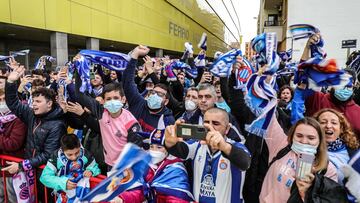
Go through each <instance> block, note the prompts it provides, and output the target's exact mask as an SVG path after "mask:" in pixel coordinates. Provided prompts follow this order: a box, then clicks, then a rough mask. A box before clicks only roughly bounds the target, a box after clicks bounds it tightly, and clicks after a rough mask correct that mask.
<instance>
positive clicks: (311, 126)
mask: <svg viewBox="0 0 360 203" xmlns="http://www.w3.org/2000/svg"><path fill="white" fill-rule="evenodd" d="M265 140H266V144H267V146H268V149H269V162H270V163H271V165H270V166H269V170H268V172H267V174H266V176H265V179H264V182H263V185H262V189H261V194H260V202H263V203H267V202H269V203H270V202H287V201H288V199H289V197H290V194H291V192H292V186H293V184H296V186H297V189H298V194H299V196H300V197H301V199H303V200H304V198H305V194H306V192H307V191H308V190H309V188H310V186H311V185H312V184H313V182H314V179H315V175H314V174H316V173H320V172H322V173H325V177H328V178H331V179H332V180H334V181H337V175H336V169H335V167H334V166H333V165H332V164H329V162H328V155H327V148H326V142H325V137H324V133H323V131H322V129H321V127H320V124H319V123H318V122H317V121H316V120H315V119H314V118H309V117H305V118H303V119H301V120H299V121H298V122H297V123H296V124H295V125H294V126H292V127H291V129H290V130H289V132H288V136H286V135H285V133H284V131H283V130H282V129H281V127H280V125H279V123H278V121H277V119H275V117H273V119H272V121H271V124H270V126H269V129H268V134H267V136H266V138H265ZM286 148H288V151H287V152H286V153H285V154H284V153H283V156H282V157H279V152H280V151H282V152H284V149H286ZM303 153H307V154H312V155H314V156H315V159H314V162H313V164H312V173H310V174H307V176H306V178H305V179H301V180H300V179H296V175H295V173H296V167H297V161H298V159H299V155H300V154H303ZM274 157H276V158H275V159H277V160H275V161H274V162H273V161H271V160H273V159H274ZM325 171H326V172H325Z"/></svg>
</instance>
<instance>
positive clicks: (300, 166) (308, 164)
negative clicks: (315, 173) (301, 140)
mask: <svg viewBox="0 0 360 203" xmlns="http://www.w3.org/2000/svg"><path fill="white" fill-rule="evenodd" d="M314 159H315V156H314V155H312V154H299V159H298V161H297V164H296V178H298V179H300V180H301V179H304V178H305V175H306V174H309V173H311V169H312V164H313V162H314Z"/></svg>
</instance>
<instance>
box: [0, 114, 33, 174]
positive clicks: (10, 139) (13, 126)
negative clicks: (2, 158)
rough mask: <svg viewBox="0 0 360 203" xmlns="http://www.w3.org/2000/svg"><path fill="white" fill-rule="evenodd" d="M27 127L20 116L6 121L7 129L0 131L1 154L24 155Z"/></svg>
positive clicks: (20, 156) (5, 126)
mask: <svg viewBox="0 0 360 203" xmlns="http://www.w3.org/2000/svg"><path fill="white" fill-rule="evenodd" d="M26 128H27V127H26V125H25V124H24V123H23V122H22V121H21V120H20V119H19V118H16V119H15V120H13V121H11V122H8V123H5V124H4V129H5V131H4V132H3V133H0V154H6V155H10V156H15V157H19V158H22V157H23V156H24V144H25V138H26ZM5 166H6V165H5ZM8 175H9V174H7V175H6V176H8Z"/></svg>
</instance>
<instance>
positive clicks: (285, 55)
mask: <svg viewBox="0 0 360 203" xmlns="http://www.w3.org/2000/svg"><path fill="white" fill-rule="evenodd" d="M278 55H279V57H280V59H281V60H282V61H284V62H289V61H290V60H291V57H292V49H289V50H287V51H280V52H279V53H278Z"/></svg>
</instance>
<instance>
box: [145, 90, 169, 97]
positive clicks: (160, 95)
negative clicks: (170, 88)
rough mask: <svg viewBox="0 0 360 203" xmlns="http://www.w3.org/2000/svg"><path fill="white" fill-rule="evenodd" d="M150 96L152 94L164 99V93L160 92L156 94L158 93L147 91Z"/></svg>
mask: <svg viewBox="0 0 360 203" xmlns="http://www.w3.org/2000/svg"><path fill="white" fill-rule="evenodd" d="M148 92H149V94H150V95H153V94H157V95H158V96H159V97H165V95H166V94H165V93H162V92H158V91H155V90H149V91H148Z"/></svg>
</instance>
